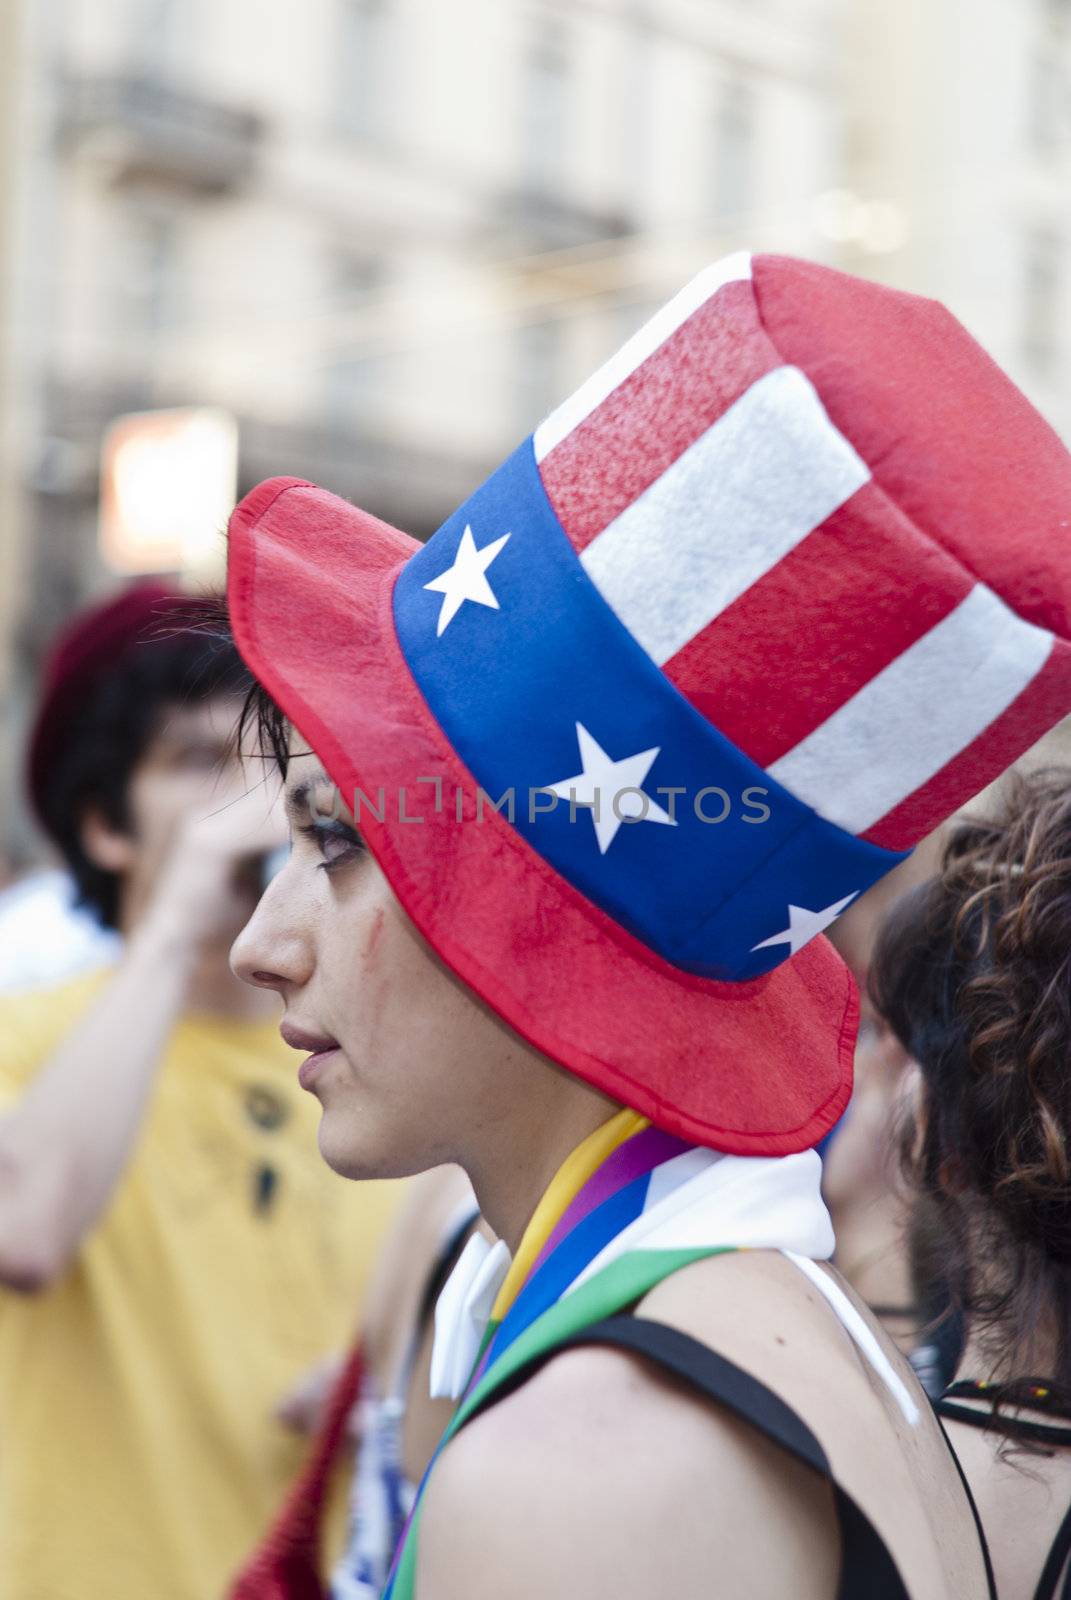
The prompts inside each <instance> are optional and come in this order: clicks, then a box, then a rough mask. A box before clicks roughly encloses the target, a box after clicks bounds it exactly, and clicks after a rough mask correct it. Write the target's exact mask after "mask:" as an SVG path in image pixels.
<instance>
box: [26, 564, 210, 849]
mask: <svg viewBox="0 0 1071 1600" xmlns="http://www.w3.org/2000/svg"><path fill="white" fill-rule="evenodd" d="M203 610H204V602H203V601H199V600H196V599H195V598H194V597H193V596H192V595H188V594H181V593H179V592H177V591H176V590H174V589H172V588H169V587H168V586H167V585H166V584H164V583H161V582H159V581H158V580H155V579H153V580H149V581H146V582H143V583H136V584H133V585H132V586H130V587H129V588H126V589H123V590H121V591H120V592H119V594H117V595H112V596H111V597H110V599H108V600H105V601H104V602H103V604H100V605H95V606H90V607H87V609H86V610H84V611H79V612H78V613H77V614H76V615H75V616H74V617H73V618H71V620H70V621H69V622H68V623H67V624H66V625H65V626H64V627H63V628H62V629H61V630H60V632H59V633H58V634H57V636H56V638H55V639H54V640H53V642H52V646H51V648H50V649H49V652H48V655H47V656H46V658H45V664H44V669H43V672H42V688H41V697H40V700H39V701H38V706H37V713H36V716H35V717H34V722H33V727H32V729H31V732H30V741H29V751H28V756H27V764H26V776H27V788H28V792H29V799H30V804H31V805H32V806H33V809H34V813H35V815H36V816H37V819H38V821H39V822H40V823H41V824H42V826H43V827H44V828H45V831H46V832H49V831H50V829H49V824H48V820H47V807H46V805H45V796H46V794H47V789H48V783H49V780H50V777H51V774H52V770H53V767H54V763H55V760H56V756H57V754H58V752H59V749H60V748H61V746H62V743H63V740H64V738H65V737H66V734H67V730H68V729H69V728H70V726H71V724H72V723H73V722H74V721H76V720H77V718H78V717H79V716H80V715H81V713H82V712H83V710H84V709H85V707H86V706H87V705H88V704H89V703H90V702H91V700H92V698H93V696H94V694H95V693H96V691H97V689H98V687H99V685H100V683H101V680H102V678H104V677H105V676H106V675H107V674H108V673H109V672H111V671H112V670H113V669H114V668H115V667H117V666H118V664H119V662H120V661H121V660H122V659H123V657H124V656H125V655H126V653H127V652H128V651H129V650H130V649H131V648H132V647H133V646H135V645H138V644H140V645H144V644H146V643H148V644H152V643H154V642H162V641H164V640H166V639H167V638H170V637H171V635H172V633H173V631H174V622H175V620H176V618H178V619H179V620H181V621H189V620H192V617H193V615H194V614H195V613H198V612H202V611H203Z"/></svg>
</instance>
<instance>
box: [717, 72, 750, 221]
mask: <svg viewBox="0 0 1071 1600" xmlns="http://www.w3.org/2000/svg"><path fill="white" fill-rule="evenodd" d="M756 122H757V118H756V108H755V92H754V90H753V89H752V88H751V86H750V84H747V83H740V82H735V83H728V84H726V85H725V86H724V87H723V88H722V91H721V93H720V95H719V97H718V102H717V105H716V107H715V110H714V129H713V136H712V145H713V148H712V152H711V153H712V158H713V159H712V163H711V165H712V169H713V181H712V185H711V189H712V193H711V202H712V207H713V214H714V216H715V217H716V218H717V220H718V221H719V222H723V223H725V224H727V225H728V226H730V227H731V226H733V225H735V224H737V223H743V222H744V221H745V220H746V218H747V215H748V213H749V211H751V209H752V208H753V206H754V194H753V190H754V177H755V173H754V167H755V129H756Z"/></svg>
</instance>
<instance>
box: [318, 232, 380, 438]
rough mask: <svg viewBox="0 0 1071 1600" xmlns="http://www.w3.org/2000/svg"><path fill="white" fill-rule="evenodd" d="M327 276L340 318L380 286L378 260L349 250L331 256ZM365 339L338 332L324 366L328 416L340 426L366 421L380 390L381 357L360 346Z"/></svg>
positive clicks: (363, 304) (368, 299)
mask: <svg viewBox="0 0 1071 1600" xmlns="http://www.w3.org/2000/svg"><path fill="white" fill-rule="evenodd" d="M329 276H330V291H331V302H332V304H333V306H334V307H335V309H336V310H337V311H339V312H340V313H341V314H342V320H343V321H345V314H346V313H347V312H354V313H356V314H357V315H358V316H359V315H360V313H361V312H362V311H363V310H365V309H366V308H367V306H368V304H369V303H370V302H371V301H372V300H373V298H374V297H375V295H376V294H378V293H379V292H380V290H381V289H382V287H383V266H382V263H381V262H379V261H376V260H373V259H372V258H370V257H368V256H362V255H355V254H353V253H351V252H349V251H341V252H339V253H338V254H337V255H336V256H334V258H333V259H332V261H331V263H330V267H329ZM361 320H362V321H363V320H364V319H363V318H361ZM366 339H367V335H362V334H361V333H359V332H357V331H355V332H354V333H353V335H352V336H350V342H349V343H348V344H347V336H346V335H342V336H341V342H340V344H339V347H338V348H337V350H335V351H332V352H331V354H330V359H329V361H328V364H327V366H326V369H325V374H326V380H327V381H326V394H325V400H326V405H327V413H328V418H329V420H330V421H331V422H332V423H334V424H335V425H336V426H338V427H341V428H346V427H351V426H353V425H354V424H356V423H363V422H366V421H368V419H369V418H370V417H371V416H372V415H373V414H374V409H375V405H376V400H377V397H378V395H379V394H380V391H381V385H382V376H383V359H382V356H380V355H378V354H376V353H374V352H373V353H369V352H367V351H364V350H362V345H364V344H365V342H366Z"/></svg>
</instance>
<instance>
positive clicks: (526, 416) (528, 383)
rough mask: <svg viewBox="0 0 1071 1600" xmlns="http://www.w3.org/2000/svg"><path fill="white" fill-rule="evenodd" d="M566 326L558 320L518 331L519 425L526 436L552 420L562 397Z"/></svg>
mask: <svg viewBox="0 0 1071 1600" xmlns="http://www.w3.org/2000/svg"><path fill="white" fill-rule="evenodd" d="M563 331H564V330H563V325H562V323H561V321H560V319H559V318H557V317H555V318H552V319H549V320H548V321H546V322H525V323H522V324H521V326H520V327H519V328H518V329H517V380H518V382H517V423H518V428H519V429H520V431H521V432H523V433H530V432H531V431H532V429H533V428H535V427H538V425H539V424H540V423H541V422H542V421H543V418H544V417H546V416H548V415H549V414H550V412H551V411H553V410H554V407H555V406H556V405H558V404H559V402H560V401H562V400H563V399H564V398H565V396H564V395H563V394H562V393H561V386H562V380H561V369H562V359H561V358H562V347H563Z"/></svg>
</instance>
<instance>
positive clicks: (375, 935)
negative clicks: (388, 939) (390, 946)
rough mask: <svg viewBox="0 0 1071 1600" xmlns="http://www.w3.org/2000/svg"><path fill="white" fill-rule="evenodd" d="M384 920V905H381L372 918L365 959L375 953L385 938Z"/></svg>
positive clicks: (365, 948)
mask: <svg viewBox="0 0 1071 1600" xmlns="http://www.w3.org/2000/svg"><path fill="white" fill-rule="evenodd" d="M384 921H385V917H384V912H383V907H382V906H380V907H379V908H378V909H377V911H376V912H375V915H374V916H373V918H372V927H371V929H370V931H369V934H368V943H367V944H366V945H365V947H364V955H365V960H367V959H368V957H369V956H371V955H375V953H376V950H377V949H378V948H379V945H380V943H381V941H382V939H383V924H384Z"/></svg>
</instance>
